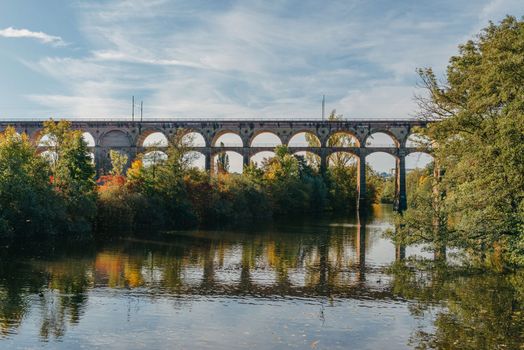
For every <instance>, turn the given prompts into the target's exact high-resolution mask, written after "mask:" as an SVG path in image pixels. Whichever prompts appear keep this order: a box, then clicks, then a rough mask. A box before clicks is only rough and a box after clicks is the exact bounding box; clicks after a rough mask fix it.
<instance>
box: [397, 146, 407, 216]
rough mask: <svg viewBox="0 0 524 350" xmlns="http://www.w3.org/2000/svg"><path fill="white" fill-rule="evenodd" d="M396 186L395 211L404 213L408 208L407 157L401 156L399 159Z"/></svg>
mask: <svg viewBox="0 0 524 350" xmlns="http://www.w3.org/2000/svg"><path fill="white" fill-rule="evenodd" d="M395 174H396V185H395V192H396V193H395V210H396V211H398V212H399V213H402V212H403V211H404V210H406V209H407V208H408V204H407V203H408V202H407V197H406V156H405V155H404V154H400V155H399V156H398V158H397V166H396V171H395Z"/></svg>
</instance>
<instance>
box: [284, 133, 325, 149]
mask: <svg viewBox="0 0 524 350" xmlns="http://www.w3.org/2000/svg"><path fill="white" fill-rule="evenodd" d="M288 146H289V147H320V140H319V139H318V137H317V136H316V135H315V134H313V133H312V132H309V131H302V132H298V133H296V134H294V135H293V136H292V137H291V139H290V140H289V142H288Z"/></svg>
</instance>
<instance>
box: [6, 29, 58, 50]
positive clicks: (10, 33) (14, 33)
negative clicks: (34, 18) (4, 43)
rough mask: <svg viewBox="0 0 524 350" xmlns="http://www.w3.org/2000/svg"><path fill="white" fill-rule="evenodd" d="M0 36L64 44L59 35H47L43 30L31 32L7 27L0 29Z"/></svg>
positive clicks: (55, 44) (56, 44) (54, 44)
mask: <svg viewBox="0 0 524 350" xmlns="http://www.w3.org/2000/svg"><path fill="white" fill-rule="evenodd" d="M0 36H2V37H4V38H32V39H36V40H38V41H40V42H42V43H44V44H51V45H53V46H64V45H66V43H65V42H64V41H63V40H62V38H61V37H59V36H54V35H49V34H46V33H44V32H33V31H30V30H29V29H15V28H13V27H8V28H5V29H1V30H0Z"/></svg>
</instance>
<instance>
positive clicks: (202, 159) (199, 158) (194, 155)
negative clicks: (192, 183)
mask: <svg viewBox="0 0 524 350" xmlns="http://www.w3.org/2000/svg"><path fill="white" fill-rule="evenodd" d="M184 162H186V164H188V165H189V167H190V168H196V169H199V170H205V169H206V156H205V155H204V154H203V153H201V152H198V151H189V152H187V153H186V154H184Z"/></svg>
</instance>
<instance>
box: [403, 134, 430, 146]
mask: <svg viewBox="0 0 524 350" xmlns="http://www.w3.org/2000/svg"><path fill="white" fill-rule="evenodd" d="M406 147H413V148H423V149H427V148H430V147H431V139H430V138H429V137H427V136H425V135H421V134H417V133H414V134H410V135H409V136H408V138H407V140H406Z"/></svg>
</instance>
